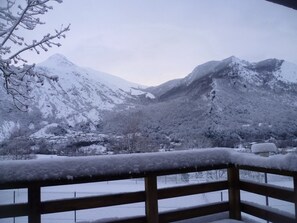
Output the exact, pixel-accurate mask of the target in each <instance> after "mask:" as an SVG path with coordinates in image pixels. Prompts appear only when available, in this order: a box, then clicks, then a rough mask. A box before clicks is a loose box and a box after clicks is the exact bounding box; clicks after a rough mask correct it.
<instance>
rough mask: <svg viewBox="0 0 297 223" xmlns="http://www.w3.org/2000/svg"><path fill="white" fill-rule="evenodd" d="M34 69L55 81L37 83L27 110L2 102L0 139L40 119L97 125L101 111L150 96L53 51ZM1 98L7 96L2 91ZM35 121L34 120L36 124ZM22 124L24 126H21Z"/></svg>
mask: <svg viewBox="0 0 297 223" xmlns="http://www.w3.org/2000/svg"><path fill="white" fill-rule="evenodd" d="M35 69H36V71H37V72H39V73H40V74H42V75H43V76H46V77H49V76H50V77H56V78H57V80H58V81H53V80H50V79H48V78H45V79H44V84H43V85H42V86H40V85H38V84H36V86H34V87H33V91H32V92H31V94H30V95H29V97H32V100H30V101H29V102H30V104H29V112H28V113H25V114H23V112H20V111H16V109H14V108H13V105H12V103H11V102H10V101H9V99H8V100H6V101H5V103H4V101H3V106H2V105H1V108H0V111H1V117H3V118H1V119H0V126H1V127H0V139H1V138H4V137H5V136H7V135H9V134H8V133H9V132H10V131H11V130H12V129H13V128H15V127H20V128H26V127H27V126H31V128H36V125H39V123H41V122H42V121H45V122H44V123H45V124H47V123H48V124H50V123H53V122H58V123H64V124H66V125H69V126H72V127H73V126H75V125H77V124H79V123H91V125H94V126H95V125H97V124H98V123H99V121H100V119H101V117H102V112H103V111H108V110H112V109H114V108H115V107H122V108H125V107H127V106H134V104H137V103H139V98H140V97H143V98H145V97H150V98H152V97H153V95H152V94H150V93H147V92H145V91H143V90H141V88H143V87H142V86H139V85H137V84H134V83H131V82H128V81H126V80H123V79H121V78H119V77H116V76H113V75H110V74H106V73H103V72H99V71H95V70H92V69H89V68H82V67H79V66H77V65H75V64H74V63H72V62H71V61H69V60H68V59H67V58H66V57H64V56H63V55H60V54H56V55H53V56H51V57H50V58H48V59H47V60H46V61H44V62H42V63H40V64H38V65H36V67H35ZM0 93H1V98H3V99H4V98H7V96H6V95H4V94H5V92H4V91H3V89H2V91H1V92H0ZM35 122H37V123H35ZM23 125H24V126H23ZM22 126H23V127H22Z"/></svg>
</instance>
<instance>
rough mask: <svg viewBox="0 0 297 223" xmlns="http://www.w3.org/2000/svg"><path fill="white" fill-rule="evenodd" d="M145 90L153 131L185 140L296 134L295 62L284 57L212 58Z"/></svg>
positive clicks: (210, 142)
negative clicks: (149, 98)
mask: <svg viewBox="0 0 297 223" xmlns="http://www.w3.org/2000/svg"><path fill="white" fill-rule="evenodd" d="M148 90H149V91H151V92H152V93H153V94H155V96H156V97H157V100H156V101H157V102H156V103H155V104H154V105H153V106H151V107H150V108H149V109H150V112H146V115H147V117H146V119H150V120H154V121H155V123H154V124H152V123H150V126H153V128H154V129H155V130H157V132H156V131H155V134H158V133H160V134H164V135H166V136H167V137H168V136H169V137H170V138H171V139H174V141H178V142H183V143H184V144H185V145H186V144H188V146H234V144H235V145H236V144H240V143H241V142H248V141H249V142H251V141H264V140H269V139H270V138H275V139H278V140H284V141H285V140H289V141H291V142H292V141H294V140H296V139H297V65H295V64H292V63H289V62H287V61H284V60H278V59H268V60H264V61H261V62H258V63H250V62H247V61H244V60H241V59H238V58H236V57H230V58H227V59H224V60H222V61H211V62H208V63H205V64H202V65H199V66H197V67H196V68H195V69H194V70H193V71H192V72H191V73H190V74H189V75H188V76H186V77H185V78H183V79H179V80H174V81H170V82H167V83H164V84H162V85H160V86H157V87H151V88H148ZM160 108H161V109H160ZM146 110H148V108H146ZM159 110H160V112H158V111H159ZM149 114H154V117H153V118H152V117H150V115H149ZM145 128H148V127H147V126H146V127H145Z"/></svg>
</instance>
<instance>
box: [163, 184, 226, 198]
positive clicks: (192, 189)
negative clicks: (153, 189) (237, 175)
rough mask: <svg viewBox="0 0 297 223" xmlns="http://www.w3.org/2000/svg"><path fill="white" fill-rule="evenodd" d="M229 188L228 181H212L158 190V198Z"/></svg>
mask: <svg viewBox="0 0 297 223" xmlns="http://www.w3.org/2000/svg"><path fill="white" fill-rule="evenodd" d="M227 189H228V181H218V182H211V183H202V184H194V185H186V186H179V187H170V188H163V189H159V190H158V199H166V198H174V197H181V196H188V195H193V194H201V193H206V192H212V191H219V190H227Z"/></svg>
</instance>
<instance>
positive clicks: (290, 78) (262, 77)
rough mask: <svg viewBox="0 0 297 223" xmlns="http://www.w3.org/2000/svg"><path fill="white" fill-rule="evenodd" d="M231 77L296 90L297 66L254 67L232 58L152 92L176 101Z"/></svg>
mask: <svg viewBox="0 0 297 223" xmlns="http://www.w3.org/2000/svg"><path fill="white" fill-rule="evenodd" d="M227 77H228V78H229V79H233V80H235V79H236V80H237V81H241V82H242V83H243V82H246V83H249V84H252V85H255V86H264V85H269V86H270V87H272V88H273V87H277V86H279V87H280V86H282V87H285V86H286V85H288V86H289V85H293V86H294V85H295V84H297V65H296V64H293V63H290V62H287V61H284V60H278V59H268V60H264V61H260V62H258V63H250V62H248V61H245V60H241V59H239V58H236V57H234V56H232V57H229V58H227V59H224V60H222V61H210V62H207V63H205V64H202V65H199V66H197V67H196V68H195V69H194V70H193V71H192V72H191V73H190V74H189V75H187V76H186V77H185V78H183V79H176V80H171V81H168V82H166V83H164V84H161V85H159V86H156V87H150V88H148V90H149V91H150V92H152V93H154V94H155V95H156V96H158V97H159V98H166V97H174V95H175V94H177V93H178V92H181V91H187V92H189V89H191V87H192V86H193V85H196V84H199V85H201V83H203V85H204V88H205V87H206V86H207V84H206V83H205V81H206V80H210V79H212V80H213V79H218V78H221V79H222V78H227ZM197 82H200V83H197ZM198 88H199V87H197V89H198ZM199 90H201V88H199Z"/></svg>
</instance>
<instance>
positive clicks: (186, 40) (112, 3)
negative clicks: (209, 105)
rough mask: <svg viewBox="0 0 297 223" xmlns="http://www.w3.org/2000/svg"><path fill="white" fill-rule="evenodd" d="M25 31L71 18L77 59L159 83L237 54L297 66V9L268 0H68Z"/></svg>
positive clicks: (70, 51) (70, 38) (70, 39)
mask: <svg viewBox="0 0 297 223" xmlns="http://www.w3.org/2000/svg"><path fill="white" fill-rule="evenodd" d="M52 5H53V6H54V10H52V11H50V12H49V13H48V14H46V15H44V16H42V17H41V19H42V20H43V21H44V22H46V24H45V25H43V26H41V27H39V28H38V29H36V31H35V32H34V31H33V32H32V31H31V32H29V33H24V35H25V36H26V37H28V38H29V37H30V36H31V37H32V36H34V38H35V37H36V38H38V36H40V35H41V34H42V33H48V32H52V31H53V30H54V29H55V28H59V27H60V25H61V24H65V25H67V24H68V23H71V31H70V32H68V33H67V38H66V39H65V40H62V41H61V43H62V47H60V48H57V47H56V48H52V49H50V51H49V52H47V53H42V54H41V55H35V54H34V53H33V52H32V53H30V54H26V55H25V56H26V58H27V59H29V61H30V62H35V63H38V62H41V61H43V60H45V59H46V58H47V57H49V56H50V55H52V54H55V53H61V54H63V55H65V56H66V57H67V58H69V59H70V60H71V61H73V62H74V63H76V64H78V65H80V66H85V67H91V68H94V69H96V70H100V71H104V72H107V73H110V74H114V75H117V76H120V77H122V78H124V79H126V80H129V81H132V82H135V83H139V84H144V85H157V84H160V83H163V82H165V81H168V80H171V79H174V78H180V77H184V76H186V75H187V74H189V73H190V72H191V71H192V70H193V69H194V68H195V67H196V66H197V65H199V64H201V63H204V62H207V61H209V60H221V59H224V58H227V57H229V56H232V55H234V56H237V57H239V58H242V59H245V60H249V61H252V62H254V61H259V60H263V59H267V58H279V59H285V60H288V61H291V62H293V63H296V64H297V11H296V10H293V9H290V8H286V7H283V6H280V5H276V4H273V3H269V2H266V1H264V0H64V2H63V3H62V4H58V3H52Z"/></svg>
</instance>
